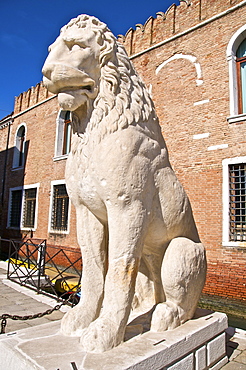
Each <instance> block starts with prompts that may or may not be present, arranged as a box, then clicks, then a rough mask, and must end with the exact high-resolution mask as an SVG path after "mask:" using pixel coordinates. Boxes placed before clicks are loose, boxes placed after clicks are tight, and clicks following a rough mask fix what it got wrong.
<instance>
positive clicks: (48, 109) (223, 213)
mask: <svg viewBox="0 0 246 370" xmlns="http://www.w3.org/2000/svg"><path fill="white" fill-rule="evenodd" d="M244 40H246V1H245V0H244V1H239V0H192V1H189V0H183V1H180V5H178V6H176V5H172V6H171V7H170V8H169V9H168V10H167V11H166V12H165V13H162V12H159V13H157V16H156V18H152V17H150V18H149V19H148V20H147V21H146V23H145V24H144V25H137V26H136V29H135V30H134V29H130V30H129V31H128V32H127V34H126V35H125V36H122V35H120V36H119V41H121V42H122V43H123V44H124V45H125V48H126V50H127V51H128V54H129V56H130V58H131V60H132V62H133V63H134V65H135V68H136V69H137V71H138V73H139V74H140V76H141V77H142V78H143V80H144V82H145V83H146V85H147V86H148V88H149V90H150V92H151V94H152V97H153V100H154V102H155V106H156V109H157V113H158V116H159V119H160V124H161V126H162V130H163V135H164V137H165V140H166V142H167V146H168V149H169V154H170V160H171V164H172V166H173V168H174V170H175V172H176V174H177V176H178V178H179V179H180V181H181V183H182V184H183V185H184V187H185V189H186V192H187V193H188V195H189V198H190V201H191V204H192V208H193V212H194V216H195V219H196V223H197V226H198V230H199V233H200V237H201V240H202V242H203V243H204V245H205V246H206V249H207V258H208V274H207V283H206V286H205V288H204V292H205V293H208V294H213V295H217V296H222V297H228V298H235V299H241V300H245V301H246V214H245V209H246V199H245V184H246V145H245V142H246V103H244V102H246V87H245V86H246V77H244V76H245V69H246V67H244V66H245V65H246V58H245V57H246V42H244ZM69 127H70V120H69V112H68V113H66V112H61V111H60V110H59V107H58V103H57V99H56V96H53V95H52V94H49V93H47V91H46V90H45V88H44V87H43V86H42V83H40V84H38V85H37V86H36V87H34V88H31V89H29V90H28V91H27V92H25V93H23V94H21V95H20V96H19V97H17V98H16V101H15V108H14V112H13V114H12V115H10V116H8V117H6V118H5V119H3V120H2V121H1V122H0V128H1V131H0V133H1V134H0V150H1V152H0V173H1V174H2V189H1V194H2V195H1V199H2V202H1V230H0V233H1V236H2V237H5V238H23V237H25V236H28V237H30V236H31V237H32V238H34V239H47V243H48V244H51V245H60V246H64V247H70V248H78V244H77V241H76V232H75V211H74V209H73V206H71V205H70V204H69V203H68V202H67V200H66V198H65V195H64V193H63V191H64V188H63V186H64V185H63V184H64V168H65V163H66V158H67V154H66V153H67V151H68V150H69V147H68V146H69V144H68V143H69V142H68V141H67V140H66V138H67V137H68V136H69V129H70V128H69ZM64 132H65V134H64ZM21 152H23V154H21ZM21 156H22V157H21ZM23 189H24V191H23ZM29 189H31V190H30V191H29ZM33 189H36V190H33ZM18 190H19V192H18ZM20 190H21V192H20ZM20 194H21V196H22V203H21V204H20V201H19V203H18V199H19V198H18V196H19V197H20ZM16 199H17V204H19V206H18V207H19V208H18V207H17V209H19V210H21V216H20V218H19V219H18V218H17V219H15V218H14V214H15V213H16V209H15V208H14V204H15V203H16ZM34 199H35V201H34ZM59 212H60V213H61V214H62V216H61V217H60V216H59ZM17 213H18V212H17ZM64 217H65V218H64ZM18 222H19V224H20V225H22V226H21V228H20V227H18V226H17V225H18ZM25 225H26V226H25Z"/></svg>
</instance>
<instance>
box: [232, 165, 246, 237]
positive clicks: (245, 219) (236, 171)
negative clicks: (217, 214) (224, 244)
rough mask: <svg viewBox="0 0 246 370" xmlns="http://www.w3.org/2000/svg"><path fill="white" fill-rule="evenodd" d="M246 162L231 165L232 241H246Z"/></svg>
mask: <svg viewBox="0 0 246 370" xmlns="http://www.w3.org/2000/svg"><path fill="white" fill-rule="evenodd" d="M245 185H246V164H245V163H241V164H232V165H230V166H229V216H230V230H229V235H230V241H241V242H242V241H246V212H245V209H246V197H245V195H246V194H245V187H246V186H245Z"/></svg>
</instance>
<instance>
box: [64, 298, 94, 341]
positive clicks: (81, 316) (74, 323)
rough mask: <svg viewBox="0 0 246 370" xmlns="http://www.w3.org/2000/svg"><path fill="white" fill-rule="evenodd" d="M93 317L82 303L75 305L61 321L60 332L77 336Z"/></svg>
mask: <svg viewBox="0 0 246 370" xmlns="http://www.w3.org/2000/svg"><path fill="white" fill-rule="evenodd" d="M92 320H93V318H92V317H91V315H89V313H88V312H87V311H86V310H85V307H84V306H82V305H79V304H78V305H77V306H75V307H73V308H72V309H71V310H70V311H68V312H67V313H66V314H65V315H64V316H63V318H62V321H61V332H62V333H63V334H64V335H69V336H73V337H79V336H80V335H81V333H82V331H83V329H84V328H86V327H87V326H89V325H90V323H91V322H92Z"/></svg>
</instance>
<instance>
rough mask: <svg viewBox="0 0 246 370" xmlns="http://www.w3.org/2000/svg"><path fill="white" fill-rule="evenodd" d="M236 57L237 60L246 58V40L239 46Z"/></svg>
mask: <svg viewBox="0 0 246 370" xmlns="http://www.w3.org/2000/svg"><path fill="white" fill-rule="evenodd" d="M236 56H237V58H242V57H245V56H246V39H245V40H243V42H241V44H240V45H239V47H238V49H237V54H236Z"/></svg>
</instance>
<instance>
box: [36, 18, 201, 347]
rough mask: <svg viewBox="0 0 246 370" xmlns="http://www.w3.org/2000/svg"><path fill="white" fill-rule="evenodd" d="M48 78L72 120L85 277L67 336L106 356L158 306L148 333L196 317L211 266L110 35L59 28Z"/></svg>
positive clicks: (71, 172)
mask: <svg viewBox="0 0 246 370" xmlns="http://www.w3.org/2000/svg"><path fill="white" fill-rule="evenodd" d="M43 75H44V84H45V86H46V87H47V89H48V90H49V91H51V92H52V93H55V94H58V102H59V104H60V107H61V109H63V110H69V111H72V112H73V134H72V144H71V152H70V154H69V156H68V159H67V165H66V175H65V177H66V186H67V191H68V194H69V197H70V199H71V200H72V202H73V204H74V206H75V208H76V217H77V235H78V242H79V244H80V247H81V252H82V257H83V274H82V281H81V290H82V291H81V300H80V302H79V304H78V305H77V306H75V307H74V308H73V309H71V310H70V311H69V312H68V313H67V314H66V315H65V316H64V318H63V320H62V323H61V329H62V332H63V333H64V334H65V335H71V336H80V338H81V344H82V346H83V348H84V350H85V351H88V352H103V351H107V350H109V349H111V348H113V347H115V346H117V345H119V344H120V343H121V342H122V341H123V340H124V333H125V329H126V325H127V323H128V319H129V315H130V312H131V310H137V309H138V308H139V307H142V308H146V309H147V308H148V309H149V308H151V307H152V311H153V313H152V321H151V327H150V330H154V331H163V330H168V329H173V328H175V327H177V326H178V325H180V324H182V323H184V322H185V321H186V320H189V319H191V318H192V317H193V315H194V311H195V309H196V306H197V302H198V299H199V296H200V293H201V291H202V288H203V286H204V282H205V275H206V257H205V251H204V248H203V245H202V244H201V243H200V240H199V236H198V232H197V229H196V226H195V222H194V219H193V215H192V210H191V206H190V203H189V200H188V198H187V195H186V193H185V191H184V189H183V187H182V186H181V184H180V183H179V181H178V179H177V178H176V176H175V174H174V172H173V170H172V167H171V165H170V162H169V158H168V151H167V148H166V145H165V141H164V139H163V136H162V133H161V128H160V125H159V122H158V118H157V116H156V112H155V109H154V105H153V102H152V100H151V97H150V95H149V93H148V91H147V89H146V87H145V85H144V84H143V82H142V81H141V79H140V78H139V76H138V75H137V73H136V71H135V69H134V67H133V65H132V64H131V62H130V60H129V58H128V56H127V54H126V52H125V49H124V47H123V46H122V45H121V44H120V43H118V42H117V40H116V38H115V37H114V35H113V34H112V33H111V32H110V30H109V29H108V28H107V26H106V25H105V24H104V23H102V22H100V21H99V20H98V19H97V18H95V17H91V16H88V15H80V16H78V17H77V18H76V19H72V20H71V21H70V22H69V23H68V24H67V25H66V26H64V27H63V28H62V29H61V33H60V35H59V37H58V38H57V39H56V41H55V42H54V43H53V44H52V45H51V46H50V49H49V55H48V57H47V59H46V61H45V64H44V66H43Z"/></svg>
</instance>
